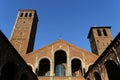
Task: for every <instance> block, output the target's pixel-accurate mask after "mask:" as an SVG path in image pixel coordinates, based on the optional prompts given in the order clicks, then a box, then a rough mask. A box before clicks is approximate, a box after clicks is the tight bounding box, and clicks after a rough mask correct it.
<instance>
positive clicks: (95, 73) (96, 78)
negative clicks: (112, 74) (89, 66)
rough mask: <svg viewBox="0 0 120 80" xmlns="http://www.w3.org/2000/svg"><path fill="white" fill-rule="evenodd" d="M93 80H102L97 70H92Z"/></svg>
mask: <svg viewBox="0 0 120 80" xmlns="http://www.w3.org/2000/svg"><path fill="white" fill-rule="evenodd" d="M94 76H95V80H102V79H101V76H100V74H99V73H98V72H94Z"/></svg>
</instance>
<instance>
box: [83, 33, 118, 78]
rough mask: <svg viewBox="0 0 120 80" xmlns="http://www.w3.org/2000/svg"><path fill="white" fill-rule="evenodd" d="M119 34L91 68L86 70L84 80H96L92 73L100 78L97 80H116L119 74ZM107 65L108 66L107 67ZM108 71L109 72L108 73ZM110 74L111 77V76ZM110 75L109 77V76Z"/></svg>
mask: <svg viewBox="0 0 120 80" xmlns="http://www.w3.org/2000/svg"><path fill="white" fill-rule="evenodd" d="M119 55H120V34H118V35H117V37H116V38H115V39H114V40H113V42H112V43H111V44H110V45H109V46H108V47H107V48H106V49H105V51H104V52H103V53H102V55H101V56H100V57H99V58H98V59H97V60H96V61H95V63H94V64H93V66H92V68H91V69H89V70H88V72H87V73H86V75H85V77H86V80H88V79H90V80H96V79H95V75H94V73H95V72H97V73H98V74H99V76H100V78H101V79H100V78H99V80H118V79H120V78H119V73H120V68H119V65H120V56H119ZM108 63H109V65H108ZM109 70H111V71H110V72H109ZM111 74H112V75H111ZM109 75H110V76H109Z"/></svg>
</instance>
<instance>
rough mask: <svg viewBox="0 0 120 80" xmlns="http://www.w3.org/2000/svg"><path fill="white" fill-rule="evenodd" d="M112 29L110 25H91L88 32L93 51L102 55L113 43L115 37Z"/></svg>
mask: <svg viewBox="0 0 120 80" xmlns="http://www.w3.org/2000/svg"><path fill="white" fill-rule="evenodd" d="M110 29H111V27H110V26H103V27H91V29H90V32H89V34H88V39H89V41H90V45H91V50H92V52H93V53H95V54H97V55H101V54H102V52H103V51H104V50H105V49H106V48H107V46H108V45H109V44H110V43H111V41H112V40H113V38H112V35H111V32H110Z"/></svg>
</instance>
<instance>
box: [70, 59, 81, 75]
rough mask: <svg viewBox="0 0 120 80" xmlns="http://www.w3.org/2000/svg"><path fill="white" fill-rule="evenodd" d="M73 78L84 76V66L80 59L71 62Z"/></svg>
mask: <svg viewBox="0 0 120 80" xmlns="http://www.w3.org/2000/svg"><path fill="white" fill-rule="evenodd" d="M71 67H72V76H82V65H81V61H80V60H79V59H73V60H72V62H71Z"/></svg>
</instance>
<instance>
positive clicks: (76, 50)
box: [26, 39, 98, 63]
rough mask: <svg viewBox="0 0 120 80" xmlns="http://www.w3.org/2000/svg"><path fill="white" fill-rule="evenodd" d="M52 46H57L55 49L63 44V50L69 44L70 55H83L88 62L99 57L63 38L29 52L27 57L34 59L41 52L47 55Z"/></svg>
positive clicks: (92, 61)
mask: <svg viewBox="0 0 120 80" xmlns="http://www.w3.org/2000/svg"><path fill="white" fill-rule="evenodd" d="M52 46H55V48H56V49H54V51H55V50H57V49H60V48H61V46H63V48H61V49H63V50H64V48H65V46H67V47H68V46H69V49H70V55H71V54H72V55H75V56H79V55H81V56H82V59H83V58H84V60H85V62H87V63H94V62H95V60H96V59H97V58H98V55H95V54H94V53H91V52H88V51H86V50H84V49H82V48H79V47H77V46H75V45H73V44H70V43H68V42H66V41H64V40H61V39H60V40H57V41H55V42H53V43H51V44H48V45H47V46H44V47H42V48H40V49H38V50H35V51H33V52H31V53H28V54H27V55H26V58H27V59H28V60H29V58H30V59H32V58H33V57H35V56H37V55H38V53H39V54H41V55H44V54H45V55H46V54H48V53H50V52H48V50H50V49H51V48H52Z"/></svg>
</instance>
